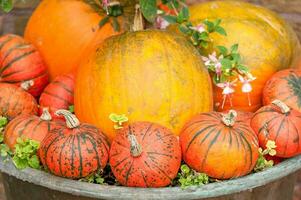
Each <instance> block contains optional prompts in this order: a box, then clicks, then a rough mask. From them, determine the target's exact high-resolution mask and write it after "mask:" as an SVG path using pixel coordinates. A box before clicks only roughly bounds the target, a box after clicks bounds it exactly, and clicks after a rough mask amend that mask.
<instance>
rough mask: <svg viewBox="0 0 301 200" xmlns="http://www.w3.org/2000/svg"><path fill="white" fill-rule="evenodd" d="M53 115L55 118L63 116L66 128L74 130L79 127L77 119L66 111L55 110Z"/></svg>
mask: <svg viewBox="0 0 301 200" xmlns="http://www.w3.org/2000/svg"><path fill="white" fill-rule="evenodd" d="M55 114H56V115H57V116H63V117H64V118H65V119H66V124H67V127H68V128H70V129H73V128H76V127H78V126H79V125H80V122H79V120H78V119H77V117H76V116H75V115H74V114H72V113H71V112H70V111H68V110H57V111H56V112H55Z"/></svg>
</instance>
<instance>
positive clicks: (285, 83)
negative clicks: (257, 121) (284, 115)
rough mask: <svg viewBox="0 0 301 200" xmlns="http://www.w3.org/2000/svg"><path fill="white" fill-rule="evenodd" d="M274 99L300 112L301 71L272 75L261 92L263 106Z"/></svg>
mask: <svg viewBox="0 0 301 200" xmlns="http://www.w3.org/2000/svg"><path fill="white" fill-rule="evenodd" d="M275 99H278V100H281V101H282V102H284V103H285V104H286V105H288V106H289V107H291V108H293V109H295V110H297V111H299V112H301V70H297V69H287V70H282V71H280V72H277V73H276V74H274V75H273V76H272V77H271V78H270V79H269V80H268V82H267V83H266V85H265V86H264V90H263V104H264V105H269V104H271V103H272V101H274V100H275Z"/></svg>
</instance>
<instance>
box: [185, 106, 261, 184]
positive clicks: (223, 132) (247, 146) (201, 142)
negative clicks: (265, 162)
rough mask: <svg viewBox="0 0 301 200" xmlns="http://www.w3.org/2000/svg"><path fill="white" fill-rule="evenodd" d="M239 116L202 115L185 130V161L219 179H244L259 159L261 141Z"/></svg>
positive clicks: (186, 126)
mask: <svg viewBox="0 0 301 200" xmlns="http://www.w3.org/2000/svg"><path fill="white" fill-rule="evenodd" d="M236 117H237V113H236V112H235V111H233V110H230V111H229V113H228V114H223V113H218V112H210V113H202V114H199V115H197V116H196V117H194V118H193V119H191V120H190V121H189V122H187V124H186V125H185V126H184V128H183V130H182V132H181V135H180V143H181V147H182V155H183V159H184V161H185V162H186V163H187V165H189V166H190V167H191V168H193V169H195V170H196V171H198V172H204V173H206V174H208V176H210V177H213V178H217V179H230V178H236V177H240V176H244V175H246V174H248V173H249V172H251V171H252V169H253V168H254V166H255V164H256V161H257V159H258V148H259V146H258V139H257V136H256V134H255V133H254V131H253V130H252V128H251V127H250V123H248V121H246V120H240V119H239V118H237V119H236Z"/></svg>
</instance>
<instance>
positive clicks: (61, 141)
mask: <svg viewBox="0 0 301 200" xmlns="http://www.w3.org/2000/svg"><path fill="white" fill-rule="evenodd" d="M56 114H58V115H62V116H64V117H65V119H66V124H67V126H60V127H57V128H55V129H52V130H51V131H50V132H49V134H48V135H46V137H45V138H44V140H43V141H42V143H41V146H40V148H39V150H38V155H39V157H40V160H41V162H42V164H43V166H44V167H45V168H46V169H48V170H49V172H51V173H53V174H54V175H57V176H61V177H66V178H70V179H79V178H83V177H86V176H88V175H91V174H93V173H95V172H97V171H98V170H101V169H103V168H104V167H105V166H106V164H107V161H108V157H109V155H108V152H109V146H108V143H107V139H106V137H105V136H104V134H103V133H102V132H101V131H100V130H99V129H98V128H96V127H95V126H92V125H90V124H84V123H83V124H80V122H79V121H78V119H77V118H76V117H75V115H73V114H72V113H70V112H69V111H67V110H58V111H56Z"/></svg>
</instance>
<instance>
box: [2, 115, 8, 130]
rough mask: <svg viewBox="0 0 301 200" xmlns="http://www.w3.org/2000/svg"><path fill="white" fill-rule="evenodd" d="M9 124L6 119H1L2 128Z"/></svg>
mask: <svg viewBox="0 0 301 200" xmlns="http://www.w3.org/2000/svg"><path fill="white" fill-rule="evenodd" d="M7 123H8V120H7V118H6V117H0V128H3V127H5V126H6V124H7Z"/></svg>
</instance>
